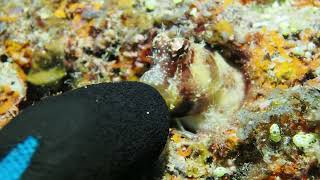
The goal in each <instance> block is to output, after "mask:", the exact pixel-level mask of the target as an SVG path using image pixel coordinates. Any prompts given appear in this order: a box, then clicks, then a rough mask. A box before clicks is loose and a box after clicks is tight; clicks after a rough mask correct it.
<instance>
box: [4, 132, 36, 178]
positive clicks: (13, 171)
mask: <svg viewBox="0 0 320 180" xmlns="http://www.w3.org/2000/svg"><path fill="white" fill-rule="evenodd" d="M38 146H39V142H38V140H37V139H36V138H34V137H32V136H29V137H27V138H26V139H25V140H24V141H23V142H22V143H19V144H18V145H17V146H16V147H15V148H13V149H12V150H11V151H10V152H9V153H8V154H7V156H6V157H4V158H3V159H2V160H1V161H0V179H1V180H18V179H20V178H21V176H22V174H23V173H24V171H25V170H26V169H27V168H28V167H29V165H30V163H31V159H32V156H33V154H34V153H35V151H36V150H37V148H38Z"/></svg>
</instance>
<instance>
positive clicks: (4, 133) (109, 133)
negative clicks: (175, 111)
mask: <svg viewBox="0 0 320 180" xmlns="http://www.w3.org/2000/svg"><path fill="white" fill-rule="evenodd" d="M168 130H169V113H168V110H167V107H166V105H165V102H164V100H163V99H162V97H161V96H160V95H159V93H158V92H157V91H156V90H154V89H153V88H152V87H150V86H148V85H145V84H142V83H131V82H125V83H111V84H98V85H92V86H88V87H85V88H80V89H77V90H74V91H71V92H67V93H65V94H62V95H59V96H55V97H49V98H46V99H44V100H43V101H41V102H39V103H38V104H36V105H34V106H32V107H29V108H27V109H25V110H24V111H23V112H22V113H21V114H20V115H19V116H18V117H17V118H15V119H14V120H13V121H12V122H11V123H10V124H9V125H8V126H6V127H5V128H4V129H3V130H1V131H0V158H2V157H5V155H6V154H7V153H8V152H9V151H10V150H11V149H12V148H13V147H15V145H16V144H18V143H19V142H22V141H23V140H24V139H25V138H26V137H28V136H34V137H35V138H37V139H38V140H39V149H38V150H37V152H36V154H35V155H34V156H33V158H32V162H31V165H30V167H29V168H28V169H27V171H26V172H25V173H24V175H23V177H22V179H24V180H43V179H47V180H50V179H52V180H57V179H59V180H64V179H66V180H70V179H85V180H88V179H90V180H91V179H99V180H103V179H123V178H128V177H130V179H133V178H137V179H139V177H140V175H141V172H143V170H145V169H146V168H147V167H148V166H150V164H152V163H153V162H154V161H156V160H157V158H158V156H159V154H160V152H161V151H162V149H163V147H164V145H165V142H166V139H167V135H168Z"/></svg>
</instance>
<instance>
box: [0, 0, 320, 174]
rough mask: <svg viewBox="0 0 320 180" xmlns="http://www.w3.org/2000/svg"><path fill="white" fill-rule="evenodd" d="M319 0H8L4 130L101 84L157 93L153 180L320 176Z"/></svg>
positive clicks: (3, 43) (0, 51) (0, 83)
mask: <svg viewBox="0 0 320 180" xmlns="http://www.w3.org/2000/svg"><path fill="white" fill-rule="evenodd" d="M319 46H320V1H319V0H105V1H104V0H90V1H89V0H51V1H47V0H0V127H3V126H5V125H6V124H7V123H9V122H10V120H11V119H12V118H14V117H15V116H16V115H17V114H19V111H20V110H23V109H24V108H25V107H27V106H30V105H32V104H33V103H34V102H36V101H39V100H40V99H42V98H45V97H48V96H53V95H56V94H60V93H63V92H66V91H69V90H71V89H75V88H79V87H83V86H86V85H90V84H96V83H101V82H118V81H125V80H126V81H140V82H144V83H147V84H150V85H152V86H154V87H155V88H157V89H158V91H159V92H160V93H161V94H162V96H163V97H164V98H165V100H166V103H167V105H168V107H169V108H170V111H171V115H172V126H171V127H172V128H171V130H170V134H169V140H168V142H167V145H166V149H165V151H164V152H163V154H162V157H161V161H159V164H160V166H159V170H157V171H159V172H160V173H159V172H158V173H156V174H160V175H158V177H155V178H160V179H164V180H182V179H204V180H209V179H270V180H273V179H277V180H278V179H319V178H320V106H319V104H320V47H319Z"/></svg>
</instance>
